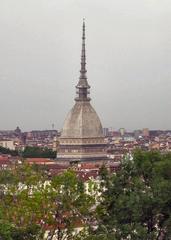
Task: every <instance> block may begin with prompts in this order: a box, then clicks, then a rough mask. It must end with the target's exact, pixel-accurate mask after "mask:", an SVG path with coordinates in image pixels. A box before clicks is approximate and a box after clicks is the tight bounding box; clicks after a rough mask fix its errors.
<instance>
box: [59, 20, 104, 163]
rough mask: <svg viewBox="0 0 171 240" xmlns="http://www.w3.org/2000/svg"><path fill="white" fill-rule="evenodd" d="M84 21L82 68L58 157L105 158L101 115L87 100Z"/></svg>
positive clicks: (68, 158) (73, 160) (79, 159)
mask: <svg viewBox="0 0 171 240" xmlns="http://www.w3.org/2000/svg"><path fill="white" fill-rule="evenodd" d="M86 72H87V70H86V53H85V23H84V22H83V35H82V54H81V70H80V78H79V82H78V84H77V86H76V90H77V97H76V98H75V105H74V106H73V108H72V109H71V111H70V112H69V114H68V116H67V118H66V120H65V122H64V126H63V129H62V132H61V136H60V137H59V148H58V151H57V160H58V161H69V162H90V161H93V162H95V161H96V162H101V163H102V162H104V161H106V160H107V154H106V143H105V139H104V135H103V129H102V125H101V122H100V119H99V117H98V115H97V113H96V112H95V110H94V108H93V107H92V106H91V104H90V100H91V99H90V97H89V89H90V86H89V84H88V82H87V76H86Z"/></svg>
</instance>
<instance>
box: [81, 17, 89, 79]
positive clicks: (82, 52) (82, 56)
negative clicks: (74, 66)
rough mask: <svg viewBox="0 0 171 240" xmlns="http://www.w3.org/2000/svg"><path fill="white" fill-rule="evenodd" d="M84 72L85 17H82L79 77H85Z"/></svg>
mask: <svg viewBox="0 0 171 240" xmlns="http://www.w3.org/2000/svg"><path fill="white" fill-rule="evenodd" d="M86 72H87V70H86V50H85V19H83V32H82V51H81V70H80V73H81V74H80V78H82V79H84V78H85V79H87V77H86Z"/></svg>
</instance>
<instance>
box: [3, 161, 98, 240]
mask: <svg viewBox="0 0 171 240" xmlns="http://www.w3.org/2000/svg"><path fill="white" fill-rule="evenodd" d="M93 204H94V197H92V196H91V195H90V194H87V193H86V191H85V186H84V184H83V182H82V181H80V180H79V179H78V178H77V176H76V174H75V173H74V172H73V171H72V170H68V171H66V172H64V173H63V174H61V175H59V176H55V177H52V179H50V180H49V179H48V176H46V173H45V171H43V170H42V169H39V168H35V167H33V166H29V165H27V164H22V165H20V166H16V168H15V169H13V170H3V171H1V172H0V206H1V213H2V214H1V215H2V218H0V220H2V219H3V224H2V226H3V229H1V228H0V239H1V238H2V239H3V240H4V239H5V240H6V239H7V240H11V239H13V240H19V239H20V240H22V239H23V240H24V239H25V240H35V239H36V240H37V239H42V238H43V236H44V237H45V238H46V239H48V240H50V239H52V238H53V237H54V236H56V237H57V239H58V240H63V239H65V240H67V239H74V235H73V233H74V229H75V228H76V227H77V226H79V227H83V228H85V227H86V225H87V224H88V220H89V217H90V215H91V214H90V208H91V207H92V206H93ZM5 234H6V235H5ZM4 236H6V238H5V237H4Z"/></svg>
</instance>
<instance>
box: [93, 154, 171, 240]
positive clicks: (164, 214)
mask: <svg viewBox="0 0 171 240" xmlns="http://www.w3.org/2000/svg"><path fill="white" fill-rule="evenodd" d="M97 212H98V217H99V219H98V224H97V226H98V229H97V230H96V231H95V234H96V235H97V234H99V236H101V237H103V238H104V239H105V237H107V239H110V238H111V239H117V240H120V239H133V240H138V239H141V240H167V239H168V240H169V239H171V154H160V153H158V152H142V151H136V152H135V154H134V157H133V160H129V159H125V160H124V161H123V163H122V168H121V170H119V171H118V172H117V173H116V174H114V175H113V176H112V177H111V181H110V184H108V188H107V189H106V191H104V192H103V193H102V202H101V203H100V204H99V206H98V207H97ZM103 238H102V239H103ZM92 239H93V238H92Z"/></svg>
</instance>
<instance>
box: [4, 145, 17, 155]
mask: <svg viewBox="0 0 171 240" xmlns="http://www.w3.org/2000/svg"><path fill="white" fill-rule="evenodd" d="M0 153H3V154H10V155H11V156H18V151H16V150H11V149H9V148H4V147H2V146H0Z"/></svg>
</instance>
